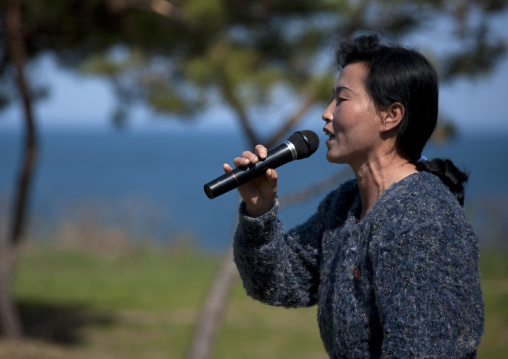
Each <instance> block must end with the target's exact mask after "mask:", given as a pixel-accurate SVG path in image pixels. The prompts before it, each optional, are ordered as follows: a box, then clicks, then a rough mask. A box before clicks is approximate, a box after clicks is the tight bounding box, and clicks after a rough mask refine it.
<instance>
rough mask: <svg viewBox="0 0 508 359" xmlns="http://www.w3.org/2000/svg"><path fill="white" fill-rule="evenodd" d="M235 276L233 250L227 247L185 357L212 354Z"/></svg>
mask: <svg viewBox="0 0 508 359" xmlns="http://www.w3.org/2000/svg"><path fill="white" fill-rule="evenodd" d="M237 277H238V271H237V270H236V266H235V264H234V262H233V250H232V249H229V250H228V252H227V254H226V255H225V256H224V258H223V260H222V262H221V267H220V269H219V271H218V272H217V274H216V275H215V279H214V281H213V283H212V286H211V289H210V291H209V292H208V295H207V297H206V300H205V304H204V305H203V307H202V309H201V312H200V314H199V317H198V320H197V323H196V329H195V331H194V336H193V338H192V342H191V346H190V348H189V351H188V352H187V356H186V359H210V358H211V357H212V356H213V348H214V346H215V341H216V339H217V335H218V334H219V331H220V327H221V325H222V322H223V321H224V316H225V314H226V309H227V306H228V303H229V297H230V292H231V289H232V288H233V285H234V284H235V282H236V279H237Z"/></svg>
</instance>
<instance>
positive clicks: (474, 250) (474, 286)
mask: <svg viewBox="0 0 508 359" xmlns="http://www.w3.org/2000/svg"><path fill="white" fill-rule="evenodd" d="M244 206H245V204H242V205H241V208H240V222H239V225H238V228H237V232H236V236H235V241H234V255H235V262H236V265H237V267H238V270H239V272H240V275H241V278H242V280H243V284H244V287H245V289H246V291H247V293H248V294H249V295H250V296H252V297H253V298H255V299H257V300H259V301H261V302H264V303H267V304H271V305H278V306H285V307H299V306H311V305H314V304H317V305H318V322H319V329H320V332H321V338H322V340H323V343H324V346H325V348H326V351H327V352H328V354H329V356H330V357H331V358H475V357H476V349H477V347H478V344H479V342H480V338H481V336H482V333H483V321H484V305H483V299H482V292H481V288H480V278H479V270H478V256H479V255H478V238H477V236H476V234H475V232H474V231H473V229H472V228H471V225H470V223H469V221H468V219H467V218H466V215H465V213H464V210H463V209H462V207H460V205H459V203H458V201H457V199H456V198H455V197H454V196H453V195H452V194H451V193H450V191H449V190H448V188H447V187H446V186H445V185H444V184H443V183H442V182H441V180H440V179H439V178H437V177H435V176H434V175H432V174H430V173H427V172H422V173H418V174H414V175H411V176H409V177H406V178H405V179H403V180H401V181H400V182H398V183H396V184H394V185H392V186H391V187H390V188H389V189H388V190H387V191H385V193H383V195H382V196H381V197H379V198H378V200H377V202H376V203H375V205H374V206H373V207H372V208H371V210H370V211H369V212H368V214H367V216H366V217H365V218H364V219H363V220H362V221H361V222H360V223H357V218H358V217H359V215H360V213H361V202H360V196H359V193H358V187H357V182H356V180H350V181H348V182H346V183H344V184H343V185H342V186H340V187H339V188H338V189H337V190H335V191H333V192H331V193H330V194H328V195H327V196H326V198H325V199H324V200H323V201H322V202H321V204H320V205H319V207H318V209H317V211H316V213H315V214H314V215H313V216H312V217H310V219H309V220H308V221H307V222H305V223H303V224H302V225H300V226H297V227H296V228H294V229H292V230H290V231H289V232H287V233H284V229H283V226H282V224H281V223H280V222H279V220H278V219H277V208H278V203H276V205H275V206H274V208H273V209H272V210H271V211H270V212H268V213H266V214H265V215H263V216H262V217H258V218H251V217H248V216H247V215H246V214H245V209H244Z"/></svg>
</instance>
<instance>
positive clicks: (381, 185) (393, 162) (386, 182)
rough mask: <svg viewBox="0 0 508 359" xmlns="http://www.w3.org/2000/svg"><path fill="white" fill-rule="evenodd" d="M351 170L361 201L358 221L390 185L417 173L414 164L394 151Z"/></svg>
mask: <svg viewBox="0 0 508 359" xmlns="http://www.w3.org/2000/svg"><path fill="white" fill-rule="evenodd" d="M353 170H354V172H355V176H356V180H357V182H358V188H359V191H360V198H361V201H362V213H361V215H360V218H359V219H360V221H361V220H362V219H363V218H365V216H366V215H367V212H368V211H369V210H370V209H371V208H372V206H373V205H374V203H376V201H377V199H378V198H379V197H380V196H381V195H382V194H383V193H384V192H385V191H386V190H387V189H388V188H389V187H390V186H391V185H393V184H394V183H396V182H399V181H400V180H402V179H403V178H406V177H407V176H410V175H412V174H414V173H418V170H417V169H416V166H415V165H414V164H412V163H410V162H409V161H408V160H407V159H406V158H403V157H400V156H399V155H396V154H394V153H392V154H388V155H385V156H381V157H378V158H376V159H375V160H371V161H367V162H365V163H364V164H362V165H361V166H359V167H358V169H356V170H355V169H353Z"/></svg>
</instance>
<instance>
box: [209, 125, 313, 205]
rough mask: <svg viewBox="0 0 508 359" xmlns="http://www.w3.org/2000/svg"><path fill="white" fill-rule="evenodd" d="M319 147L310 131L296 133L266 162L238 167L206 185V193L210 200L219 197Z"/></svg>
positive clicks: (270, 154)
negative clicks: (270, 169)
mask: <svg viewBox="0 0 508 359" xmlns="http://www.w3.org/2000/svg"><path fill="white" fill-rule="evenodd" d="M318 147H319V138H318V136H317V135H316V134H315V133H314V132H312V131H310V130H302V131H296V132H295V133H293V134H292V135H291V136H289V138H288V139H287V141H285V142H283V143H281V144H280V145H278V146H277V147H274V148H272V149H270V150H269V151H268V153H267V155H266V158H265V159H264V160H259V161H258V162H257V163H256V164H250V165H249V166H241V167H237V168H235V169H234V170H232V171H231V172H229V173H226V174H224V175H222V176H220V177H217V178H216V179H214V180H213V181H211V182H208V183H207V184H205V186H204V188H205V193H206V195H207V196H208V198H210V199H212V198H215V197H218V196H220V195H221V194H224V193H226V192H228V191H231V190H232V189H235V188H236V187H238V186H240V185H242V184H244V183H246V182H249V181H250V180H253V179H254V178H257V177H260V176H262V175H264V174H265V173H266V170H267V169H269V168H272V169H273V168H277V167H279V166H282V165H283V164H286V163H288V162H291V161H293V160H299V159H302V158H307V157H309V156H310V155H312V154H313V153H314V152H316V150H317V148H318Z"/></svg>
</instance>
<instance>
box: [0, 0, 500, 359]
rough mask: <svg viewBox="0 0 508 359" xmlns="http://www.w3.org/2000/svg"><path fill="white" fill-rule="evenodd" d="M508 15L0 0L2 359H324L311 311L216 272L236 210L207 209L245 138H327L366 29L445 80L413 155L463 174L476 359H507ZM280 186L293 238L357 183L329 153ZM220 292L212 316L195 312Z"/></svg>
mask: <svg viewBox="0 0 508 359" xmlns="http://www.w3.org/2000/svg"><path fill="white" fill-rule="evenodd" d="M507 5H508V4H507V2H506V1H504V0H488V1H479V0H471V1H435V0H432V1H430V0H429V1H425V0H424V1H398V0H390V1H383V2H380V1H370V0H360V1H357V0H338V1H330V0H319V1H316V0H314V1H307V0H297V1H291V2H286V1H275V0H273V1H272V0H263V1H251V2H248V3H246V2H243V1H223V0H180V1H166V0H102V1H101V0H87V1H83V0H81V1H71V0H69V1H57V0H40V1H32V2H29V1H7V0H2V1H0V21H1V25H2V28H1V31H0V42H1V44H2V47H1V48H0V76H1V79H2V81H1V82H0V106H1V108H0V110H1V114H0V234H1V241H2V258H1V259H2V263H3V264H4V265H3V266H2V271H1V273H0V292H1V293H0V297H1V298H0V310H1V311H2V313H0V317H1V318H2V325H3V329H2V333H3V336H2V338H4V339H0V355H3V356H2V357H4V356H6V357H17V356H19V357H34V358H35V357H37V358H43V357H48V358H59V357H66V358H68V357H81V356H84V355H87V357H89V356H90V355H93V356H94V357H97V358H99V357H100V358H102V357H104V358H118V357H121V358H130V357H133V358H134V357H150V358H158V357H161V358H168V357H171V358H181V357H187V358H208V357H210V358H211V357H215V358H228V357H231V358H237V357H243V358H248V357H253V358H259V357H266V358H285V357H288V358H289V357H291V358H300V357H301V358H312V357H315V358H325V357H326V354H325V352H324V349H323V348H322V344H321V343H320V339H319V334H318V330H317V323H316V320H315V313H314V312H313V310H301V311H285V310H280V309H279V310H274V309H273V308H266V307H264V306H262V305H261V304H259V303H253V302H252V301H250V300H249V299H248V298H246V297H245V294H244V293H243V291H242V289H241V284H239V283H238V281H237V280H236V277H235V269H234V267H231V266H228V263H229V264H230V263H231V258H230V252H229V250H230V242H231V235H232V231H233V229H234V225H235V217H236V213H237V206H238V197H237V195H236V193H235V192H231V193H227V194H225V195H223V196H221V197H219V198H216V199H213V200H210V199H208V198H207V197H206V195H205V194H204V191H203V185H204V184H205V183H207V182H208V181H210V180H211V179H213V178H215V177H217V176H218V175H220V174H221V172H222V164H223V163H226V162H228V163H231V162H232V160H233V158H234V157H236V156H238V155H239V154H241V152H242V151H243V150H245V149H251V148H253V147H254V145H255V144H257V143H263V144H265V145H266V146H267V147H269V148H270V147H273V146H274V145H276V144H278V143H280V142H281V141H283V140H285V139H286V138H287V137H288V136H289V135H290V134H291V133H292V132H294V131H296V130H300V129H309V130H313V131H315V132H316V133H317V134H318V135H320V138H321V139H323V140H324V135H323V136H321V133H322V126H323V122H322V120H321V113H322V111H323V109H324V108H325V106H326V103H327V101H328V100H329V97H330V90H331V88H332V86H333V84H334V82H335V80H336V76H337V72H336V69H335V67H334V64H333V57H334V49H335V45H336V43H337V41H339V40H341V39H344V38H348V37H353V36H356V35H358V34H362V33H371V32H376V33H378V34H380V35H381V36H382V37H383V38H385V39H386V40H387V41H396V42H400V43H402V44H404V45H406V46H409V47H413V48H416V49H418V50H420V51H422V52H423V53H425V54H426V55H427V56H428V57H429V59H431V61H432V62H433V63H434V64H435V66H436V68H437V70H438V72H439V74H440V78H441V97H440V119H439V125H438V129H437V131H436V133H435V135H434V137H433V138H432V141H431V143H429V144H428V146H427V147H426V149H425V155H426V156H427V157H429V158H432V157H442V158H450V159H451V160H453V161H454V162H455V163H456V164H457V165H459V166H461V167H463V168H465V169H467V170H468V171H470V181H469V183H468V186H467V189H466V206H465V207H466V210H467V212H468V214H469V216H470V218H471V220H472V222H473V225H474V226H475V228H476V229H477V231H478V234H479V236H480V245H481V250H482V278H483V286H484V291H485V297H486V302H487V319H488V320H487V325H486V336H485V339H484V341H483V342H482V346H481V352H480V354H481V356H480V357H482V358H501V357H505V355H506V353H507V351H506V350H508V347H507V346H506V344H505V343H506V342H507V339H508V311H506V309H504V305H502V303H505V302H506V300H507V299H508V271H507V270H508V265H507V264H506V255H505V254H506V253H508V252H507V250H508V248H507V247H508V238H507V237H508V181H506V177H507V176H508V170H506V169H504V166H503V164H504V163H507V162H508V118H507V117H508V115H507V112H506V111H505V110H504V108H503V105H504V103H505V102H506V98H507V95H508V52H507V51H506V49H507V41H508V10H507ZM278 172H279V176H280V185H279V187H280V196H281V203H282V206H283V210H282V211H281V217H282V220H283V221H284V223H285V224H286V226H287V227H288V228H289V227H291V226H293V225H296V224H298V223H299V222H301V221H302V220H304V219H306V218H307V217H308V216H309V215H311V214H312V213H313V211H314V210H315V208H316V206H317V204H318V203H319V201H320V200H321V199H322V198H323V196H324V195H325V194H326V193H327V192H328V191H329V190H331V189H332V188H333V187H336V186H337V185H338V184H340V183H341V182H342V181H344V180H345V179H346V178H348V177H350V176H351V173H349V172H348V170H347V168H343V167H341V166H332V165H330V164H329V163H328V162H327V161H326V159H325V146H321V148H319V149H318V151H317V152H316V154H314V155H313V156H312V157H311V158H309V159H306V160H303V161H296V162H295V163H290V164H288V165H286V166H284V167H281V168H280V170H279V171H278ZM221 280H223V281H226V285H225V286H223V287H222V288H226V289H222V291H221V290H218V291H219V292H221V295H222V296H219V297H220V298H221V299H222V305H221V306H216V307H215V309H207V308H210V306H208V307H207V305H206V304H207V303H210V301H211V299H210V298H211V297H212V296H213V295H212V294H213V293H214V288H217V286H219V287H220V283H221ZM212 307H213V306H212ZM214 310H215V313H220V315H217V316H213V315H211V313H213V311H214ZM211 317H213V318H219V319H215V320H214V323H215V326H213V328H214V330H213V331H214V334H213V335H212V336H211V337H212V339H210V340H208V341H205V340H203V339H202V338H203V337H202V336H201V337H200V335H203V331H202V330H200V328H204V327H206V325H204V324H203V323H207V322H209V321H210V319H209V318H211ZM203 330H205V329H203ZM281 332H282V333H284V334H280V333H281ZM140 333H145V335H142V336H141V339H139V335H140ZM272 333H273V335H272ZM208 337H210V336H208ZM134 338H137V339H134ZM13 342H22V343H23V344H22V345H21V346H19V345H14V344H12V343H13ZM204 342H206V346H205V347H206V349H205V350H204V352H205V353H204V354H203V350H202V351H201V352H200V351H199V349H196V343H204ZM259 343H264V345H265V346H260V345H258V344H259ZM253 347H256V348H258V347H259V349H256V350H257V351H256V350H253V351H251V352H250V353H245V349H242V348H250V349H252V348H253ZM295 347H296V349H295ZM20 348H21V349H20ZM80 353H81V354H80ZM98 353H101V354H100V355H99V354H98ZM80 355H81V356H80Z"/></svg>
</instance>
